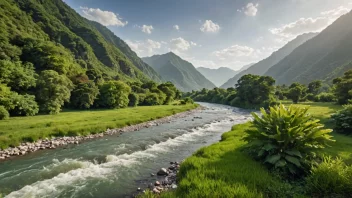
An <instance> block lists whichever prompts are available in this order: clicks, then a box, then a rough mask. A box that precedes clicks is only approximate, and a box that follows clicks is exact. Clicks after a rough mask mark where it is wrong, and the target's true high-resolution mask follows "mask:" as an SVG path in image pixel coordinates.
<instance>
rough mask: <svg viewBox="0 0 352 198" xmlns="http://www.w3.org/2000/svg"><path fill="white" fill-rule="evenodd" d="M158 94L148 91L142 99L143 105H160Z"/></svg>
mask: <svg viewBox="0 0 352 198" xmlns="http://www.w3.org/2000/svg"><path fill="white" fill-rule="evenodd" d="M160 104H161V103H160V102H159V96H158V94H156V93H148V94H147V95H146V97H145V99H144V102H143V105H147V106H154V105H160Z"/></svg>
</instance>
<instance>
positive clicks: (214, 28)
mask: <svg viewBox="0 0 352 198" xmlns="http://www.w3.org/2000/svg"><path fill="white" fill-rule="evenodd" d="M200 30H201V31H202V32H218V31H219V30H220V26H219V25H218V24H216V23H214V22H213V21H212V20H206V21H205V22H204V23H203V25H202V26H201V27H200Z"/></svg>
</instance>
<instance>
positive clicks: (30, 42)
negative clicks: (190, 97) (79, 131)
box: [0, 0, 180, 118]
mask: <svg viewBox="0 0 352 198" xmlns="http://www.w3.org/2000/svg"><path fill="white" fill-rule="evenodd" d="M0 16H1V19H2V20H1V21H0V114H1V118H6V117H8V115H11V116H33V115H36V114H37V113H50V114H55V113H59V112H60V111H61V110H62V108H63V107H69V108H77V109H89V108H92V107H95V108H122V107H126V106H136V105H158V104H168V103H170V102H171V101H173V100H174V99H177V98H179V97H180V91H179V90H177V89H176V87H175V86H174V85H173V84H172V83H169V82H165V83H162V84H158V83H160V82H161V79H160V77H159V75H158V74H157V73H156V72H155V71H154V70H153V68H151V67H150V66H149V65H147V64H146V63H144V62H143V61H142V60H141V59H140V58H139V57H138V56H137V55H136V54H135V53H134V52H133V51H132V50H131V49H130V48H129V47H128V45H127V44H126V43H125V42H124V41H122V40H121V39H119V38H118V37H116V36H115V35H114V34H113V33H112V32H111V31H110V30H108V29H107V28H106V27H104V26H102V25H100V24H98V23H96V22H92V21H88V20H86V19H84V18H83V17H81V16H80V15H79V14H77V13H76V12H75V11H74V10H73V9H71V8H70V7H69V6H67V5H66V4H65V3H64V2H63V1H61V0H51V1H43V0H30V1H27V0H16V1H14V0H0Z"/></svg>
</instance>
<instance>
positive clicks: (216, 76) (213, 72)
mask: <svg viewBox="0 0 352 198" xmlns="http://www.w3.org/2000/svg"><path fill="white" fill-rule="evenodd" d="M197 70H198V71H199V72H200V73H201V74H203V76H204V77H206V78H207V79H208V80H210V81H211V82H212V83H214V84H215V85H216V86H218V87H219V86H221V85H222V84H224V83H225V82H226V81H227V80H228V79H230V78H231V77H233V76H234V75H236V74H237V73H238V72H237V71H234V70H232V69H230V68H227V67H220V68H218V69H210V68H206V67H198V68H197Z"/></svg>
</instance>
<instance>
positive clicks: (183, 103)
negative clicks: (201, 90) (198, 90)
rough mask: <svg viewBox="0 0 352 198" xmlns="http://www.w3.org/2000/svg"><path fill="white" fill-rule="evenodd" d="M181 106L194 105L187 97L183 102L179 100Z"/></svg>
mask: <svg viewBox="0 0 352 198" xmlns="http://www.w3.org/2000/svg"><path fill="white" fill-rule="evenodd" d="M180 103H181V105H186V104H193V103H194V101H193V100H192V98H190V97H187V98H185V99H183V100H181V102H180Z"/></svg>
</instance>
